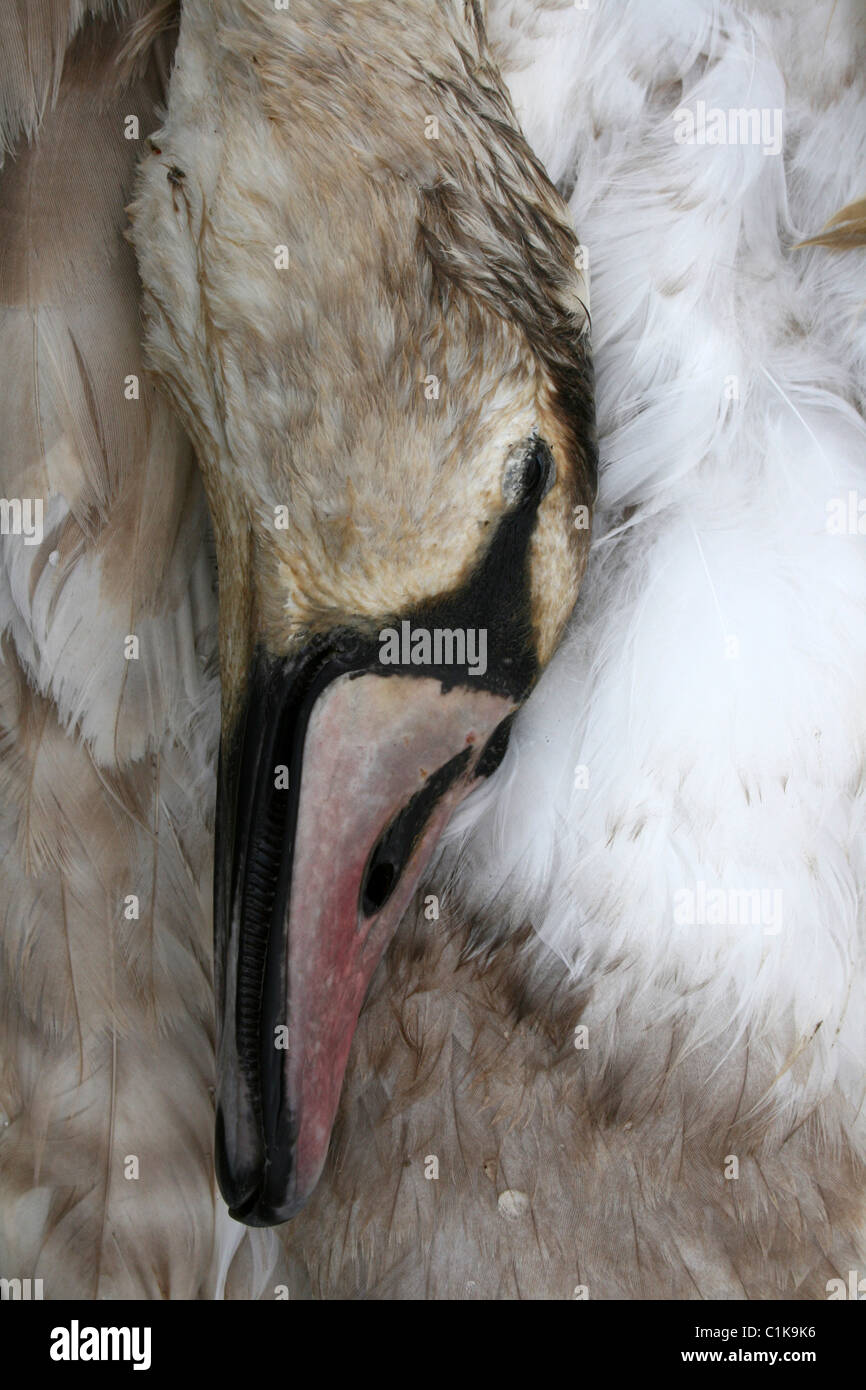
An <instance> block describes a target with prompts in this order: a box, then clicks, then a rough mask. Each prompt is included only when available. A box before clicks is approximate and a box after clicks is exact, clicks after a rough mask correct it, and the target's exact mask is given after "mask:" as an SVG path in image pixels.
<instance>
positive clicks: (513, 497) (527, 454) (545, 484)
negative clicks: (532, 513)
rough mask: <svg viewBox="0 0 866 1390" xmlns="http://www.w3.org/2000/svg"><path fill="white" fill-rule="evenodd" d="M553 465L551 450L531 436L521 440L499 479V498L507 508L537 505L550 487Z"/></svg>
mask: <svg viewBox="0 0 866 1390" xmlns="http://www.w3.org/2000/svg"><path fill="white" fill-rule="evenodd" d="M555 475H556V465H555V464H554V462H553V454H552V453H551V452H550V447H549V445H548V444H546V443H545V441H544V440H543V439H541V438H540V437H539V435H537V434H535V433H533V434H532V435H530V437H529V438H528V439H521V441H520V443H519V444H515V446H514V448H513V449H512V450H511V452H510V453H509V455H508V458H507V460H506V464H505V472H504V473H503V475H502V495H503V497H504V498H505V500H506V502H507V503H508V505H509V506H510V507H520V506H523V505H525V504H526V503H529V502H533V503H535V504H536V505H537V504H538V503H539V502H540V501H541V499H542V497H544V496H545V494H546V493H547V492H549V491H550V488H551V487H552V485H553V480H554V477H555Z"/></svg>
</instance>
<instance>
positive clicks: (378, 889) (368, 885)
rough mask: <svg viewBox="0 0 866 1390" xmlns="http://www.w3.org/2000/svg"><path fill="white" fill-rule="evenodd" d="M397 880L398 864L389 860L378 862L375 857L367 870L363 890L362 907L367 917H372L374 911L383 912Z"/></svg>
mask: <svg viewBox="0 0 866 1390" xmlns="http://www.w3.org/2000/svg"><path fill="white" fill-rule="evenodd" d="M396 882H397V868H396V865H394V864H390V863H388V862H387V860H379V861H378V862H377V860H376V859H375V858H374V859H373V861H372V862H371V864H370V867H369V869H368V870H367V873H366V875H365V878H364V887H363V889H362V890H361V908H362V910H363V913H364V916H365V917H372V915H373V913H374V912H381V910H382V908H383V907H384V906H385V904H386V902H387V901H388V899H389V898H390V896H391V892H392V890H393V888H394V884H395V883H396Z"/></svg>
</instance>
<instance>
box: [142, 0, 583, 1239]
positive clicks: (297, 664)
mask: <svg viewBox="0 0 866 1390" xmlns="http://www.w3.org/2000/svg"><path fill="white" fill-rule="evenodd" d="M467 8H468V10H469V11H471V15H470V16H469V18H468V19H467V17H466V16H463V15H462V14H459V13H458V7H455V9H454V14H453V16H451V17H449V16H450V11H449V10H447V9H446V8H444V7H443V8H442V11H441V14H440V12H439V7H436V15H435V16H432V15H431V13H430V11H431V7H430V6H427V5H422V4H421V3H420V0H410V3H409V4H408V5H390V4H384V5H383V4H381V3H380V4H373V3H368V0H358V3H355V4H353V5H350V6H347V5H339V6H338V5H333V4H330V3H327V0H324V3H323V0H314V2H313V0H310V3H306V0H293V3H292V6H291V8H290V11H288V12H275V13H273V14H266V13H265V12H264V7H256V8H255V11H253V8H252V7H245V6H244V5H238V4H235V3H218V4H215V5H207V6H205V5H197V4H195V3H192V4H187V5H185V6H184V13H183V21H182V27H181V34H180V39H179V43H178V49H177V54H176V62H175V69H174V72H173V75H172V80H171V87H170V95H169V103H168V111H167V116H166V120H165V123H164V126H163V128H162V129H161V130H159V131H157V132H156V133H155V135H154V136H153V137H152V140H151V153H150V154H149V156H148V157H147V158H146V159H145V160H144V162H143V164H142V168H141V172H140V176H139V184H138V188H137V196H136V200H135V202H134V203H133V205H132V207H131V209H130V213H131V218H132V227H133V230H132V233H131V235H132V238H133V241H134V244H135V247H136V251H137V254H138V259H139V265H140V270H141V276H142V281H143V286H144V296H143V302H144V307H145V313H146V320H147V346H148V352H149V358H150V362H151V364H152V367H153V369H154V371H155V372H156V373H157V375H158V376H159V378H160V379H161V381H162V383H163V384H164V386H165V388H166V390H167V391H168V392H169V394H170V395H171V397H172V398H173V400H174V402H175V404H176V407H177V409H178V411H179V413H180V414H181V417H182V418H183V420H184V422H185V424H186V427H187V429H188V431H189V433H190V435H191V437H192V439H193V442H194V444H195V447H196V451H197V454H198V457H199V461H200V465H201V469H202V473H203V477H204V480H205V487H206V490H207V494H208V500H209V505H210V510H211V516H212V521H213V527H214V534H215V539H216V549H217V562H218V569H219V592H220V662H221V675H222V689H223V704H222V739H221V756H220V770H219V786H218V799H217V836H216V868H215V884H216V890H215V952H216V961H215V974H216V989H217V1012H218V1019H217V1021H218V1056H217V1067H218V1078H217V1169H218V1175H219V1179H220V1185H221V1188H222V1191H223V1195H224V1196H225V1198H226V1200H227V1202H228V1204H229V1208H230V1210H231V1212H232V1214H233V1215H235V1216H236V1217H237V1218H238V1219H239V1220H242V1221H245V1222H247V1223H249V1224H254V1225H263V1224H272V1223H275V1222H279V1221H284V1220H287V1219H288V1218H290V1217H291V1216H292V1215H294V1214H295V1212H297V1211H298V1210H299V1209H300V1207H301V1206H302V1205H303V1203H304V1201H305V1200H306V1198H307V1197H308V1196H309V1194H310V1192H311V1191H312V1189H313V1187H314V1186H315V1183H316V1181H317V1179H318V1176H319V1174H320V1171H321V1168H322V1166H323V1164H324V1161H325V1157H326V1154H327V1148H328V1141H329V1136H330V1131H331V1126H332V1123H333V1120H334V1116H335V1113H336V1108H337V1104H338V1100H339V1094H340V1087H341V1083H342V1078H343V1073H344V1070H345V1066H346V1061H347V1057H348V1053H349V1048H350V1046H351V1040H352V1034H353V1031H354V1028H355V1024H356V1021H357V1017H358V1013H359V1011H360V1008H361V1005H362V1003H363V998H364V993H365V990H366V988H367V985H368V984H369V981H370V978H371V976H372V973H373V971H374V970H375V967H376V965H377V963H378V961H379V959H380V958H381V955H382V953H383V951H384V949H385V947H386V945H387V943H388V941H389V940H390V938H391V936H392V935H393V933H394V931H395V929H396V927H397V925H398V923H399V921H400V918H401V916H402V915H403V913H404V912H405V910H406V908H407V906H408V904H409V902H410V900H411V898H412V896H413V893H414V890H415V888H416V886H417V884H418V881H419V878H420V876H421V874H422V873H423V870H424V868H425V866H426V864H427V862H428V861H429V859H430V856H431V854H432V853H433V850H434V848H435V845H436V842H437V840H438V838H439V835H440V833H441V831H442V829H443V828H444V825H445V823H446V822H447V820H448V818H449V816H450V815H451V813H452V811H453V810H454V808H455V806H456V805H457V804H458V802H459V801H460V800H461V799H462V798H463V797H465V796H466V795H468V794H470V793H471V791H472V789H473V788H474V787H476V786H477V785H478V784H479V781H480V780H481V779H483V778H486V777H488V776H490V775H491V774H492V772H493V771H495V768H496V766H497V765H498V763H499V761H500V760H501V757H502V755H503V753H504V750H505V747H506V744H507V737H508V728H509V724H510V720H511V719H512V717H513V715H514V713H515V711H516V710H517V709H518V708H519V706H520V705H521V703H522V702H523V701H524V700H525V699H526V698H527V696H528V695H529V693H530V692H531V690H532V688H533V685H534V684H535V682H536V680H537V678H538V676H539V674H540V672H541V670H542V669H543V667H544V666H545V664H546V662H547V661H548V660H549V659H550V657H551V655H552V653H553V652H554V650H555V648H556V645H557V642H558V640H559V638H560V636H561V633H562V631H563V628H564V625H565V623H566V621H567V619H568V617H569V614H570V612H571V610H572V607H573V605H574V601H575V598H576V595H577V591H578V587H579V584H580V580H581V576H582V574H583V570H584V567H585V564H586V559H587V552H588V542H589V532H588V518H589V514H590V509H591V505H592V501H593V497H594V492H595V445H594V428H593V398H592V374H591V365H590V359H589V351H588V334H587V329H588V320H587V314H586V309H585V301H586V291H585V285H584V283H583V278H582V275H581V273H580V272H579V270H577V269H576V268H575V267H576V264H577V256H576V252H577V246H576V241H575V237H574V234H573V231H572V229H571V227H570V225H569V220H568V215H567V212H566V209H565V207H564V206H563V205H562V203H561V202H560V200H559V198H558V196H557V194H556V192H555V190H554V189H553V188H552V186H551V185H550V183H549V182H548V180H547V178H546V176H545V174H544V173H543V171H542V170H541V168H540V166H539V165H538V163H537V161H536V160H535V158H534V156H533V155H532V154H531V152H530V151H529V149H528V147H527V146H526V144H525V142H524V140H523V138H522V136H521V135H520V132H519V130H518V128H517V125H516V122H515V119H514V115H513V112H512V110H511V108H510V104H509V102H508V99H507V96H506V95H505V92H504V89H503V88H502V86H501V83H500V80H499V78H498V76H497V74H496V72H495V70H494V69H493V68H492V66H491V65H490V63H489V60H488V58H487V55H486V50H485V48H484V38H483V33H482V32H481V30H480V26H479V23H478V21H477V15H476V11H475V10H474V8H473V7H467ZM473 16H474V18H473ZM434 19H435V20H436V22H435V23H434V22H433V21H434Z"/></svg>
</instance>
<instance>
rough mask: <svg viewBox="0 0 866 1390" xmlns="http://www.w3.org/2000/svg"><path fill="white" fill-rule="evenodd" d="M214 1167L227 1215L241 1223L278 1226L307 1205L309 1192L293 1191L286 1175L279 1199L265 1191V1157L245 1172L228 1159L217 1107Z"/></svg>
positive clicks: (223, 1130)
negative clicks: (298, 1192) (286, 1182)
mask: <svg viewBox="0 0 866 1390" xmlns="http://www.w3.org/2000/svg"><path fill="white" fill-rule="evenodd" d="M214 1137H215V1167H216V1175H217V1182H218V1184H219V1190H220V1192H221V1193H222V1197H223V1201H224V1202H225V1204H226V1206H227V1207H228V1209H229V1216H230V1217H232V1219H233V1220H234V1221H240V1222H241V1223H242V1224H243V1225H244V1226H280V1225H282V1223H283V1222H284V1221H291V1219H292V1217H293V1216H297V1214H298V1212H299V1211H301V1210H302V1209H303V1207H305V1206H306V1203H307V1199H308V1197H309V1195H310V1194H309V1193H300V1194H296V1193H295V1190H294V1188H295V1184H294V1181H293V1179H292V1177H291V1175H290V1176H289V1183H288V1186H287V1188H286V1190H285V1192H282V1191H281V1192H280V1193H279V1200H276V1201H275V1200H274V1194H273V1193H269V1192H268V1176H269V1168H270V1165H269V1163H268V1162H267V1160H265V1161H264V1162H263V1163H261V1164H257V1165H256V1166H255V1167H254V1168H252V1169H249V1170H247V1171H239V1170H237V1169H236V1168H235V1167H234V1166H233V1165H232V1164H231V1163H230V1161H229V1158H228V1153H227V1150H226V1142H225V1121H224V1119H223V1114H222V1110H221V1109H220V1108H219V1107H218V1108H217V1114H216V1126H215V1136H214Z"/></svg>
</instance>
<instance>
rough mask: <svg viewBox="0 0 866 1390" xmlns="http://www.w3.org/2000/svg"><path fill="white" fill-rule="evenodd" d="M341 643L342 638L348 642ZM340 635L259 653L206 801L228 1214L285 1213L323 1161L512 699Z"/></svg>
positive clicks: (222, 1177)
mask: <svg viewBox="0 0 866 1390" xmlns="http://www.w3.org/2000/svg"><path fill="white" fill-rule="evenodd" d="M350 645H351V644H350ZM440 675H441V673H437V674H436V675H432V674H430V673H428V674H426V675H425V674H423V673H422V669H417V670H416V669H413V670H412V672H411V673H406V671H405V668H404V669H403V670H402V671H400V672H398V673H396V674H386V673H385V672H384V671H383V670H382V669H381V668H380V669H379V670H378V671H377V670H376V669H375V667H373V668H372V669H371V666H370V665H369V664H367V665H366V666H365V665H364V664H360V665H359V662H358V658H357V653H355V656H354V658H353V656H352V654H351V651H349V652H348V654H347V652H346V650H345V649H342V650H341V648H340V644H339V642H338V643H335V642H334V641H333V640H332V641H331V642H319V643H315V642H314V643H311V644H310V645H309V646H308V647H307V649H306V650H305V651H304V652H302V653H301V655H300V656H295V657H293V658H287V659H284V660H276V659H273V658H270V657H266V656H259V657H258V658H257V659H256V661H255V662H254V666H253V670H252V673H251V676H250V679H249V685H248V690H247V696H246V707H245V710H244V712H243V715H242V717H241V718H240V719H239V720H237V721H235V726H234V729H233V731H232V732H231V733H230V734H229V736H228V737H227V738H226V737H224V740H223V747H222V752H221V757H220V774H219V794H218V802H217V843H216V856H217V858H216V885H215V889H216V891H215V906H216V918H215V937H216V941H215V946H216V965H215V973H216V991H217V1030H218V1037H217V1119H216V1167H217V1177H218V1180H219V1185H220V1189H221V1191H222V1194H223V1197H224V1198H225V1200H226V1202H227V1204H228V1206H229V1209H230V1212H231V1215H232V1216H233V1217H235V1219H236V1220H238V1221H243V1222H245V1223H246V1224H247V1225H251V1226H268V1225H274V1224H276V1223H278V1222H281V1221H287V1220H289V1218H290V1217H292V1216H294V1215H295V1214H296V1213H297V1212H298V1211H300V1209H301V1207H302V1206H303V1205H304V1203H305V1202H306V1200H307V1198H308V1197H309V1196H310V1194H311V1192H312V1191H313V1189H314V1187H315V1185H316V1182H317V1180H318V1178H319V1174H320V1173H321V1171H322V1167H323V1165H324V1162H325V1158H326V1155H327V1151H328V1143H329V1140H330V1134H331V1128H332V1126H333V1123H334V1117H335V1115H336V1111H337V1105H338V1102H339V1098H340V1090H341V1086H342V1081H343V1074H344V1072H345V1069H346V1062H347V1059H348V1056H349V1049H350V1047H351V1043H352V1036H353V1034H354V1031H355V1026H356V1024H357V1021H358V1015H359V1013H360V1010H361V1005H362V1003H363V1000H364V995H365V992H366V990H367V986H368V985H369V983H370V979H371V977H372V975H373V972H374V970H375V969H376V966H377V964H378V962H379V960H380V959H381V957H382V953H383V952H384V950H385V947H386V946H387V944H388V942H389V941H390V939H391V937H392V936H393V934H394V931H395V930H396V928H397V925H398V923H399V921H400V918H401V917H402V915H403V913H404V912H405V910H406V908H407V906H408V904H409V902H410V900H411V898H412V895H413V892H414V890H415V888H416V886H417V883H418V879H419V877H420V875H421V874H422V872H423V870H424V868H425V865H426V864H427V862H428V860H429V859H430V856H431V854H432V852H433V850H434V847H435V845H436V842H437V840H438V839H439V836H440V834H441V832H442V830H443V828H444V827H445V824H446V822H447V821H448V819H449V817H450V816H451V814H452V812H453V810H454V808H455V807H456V806H457V804H458V803H459V802H460V801H461V800H462V799H463V797H464V796H465V795H466V794H467V792H468V791H469V790H470V789H471V788H472V787H473V785H476V784H477V781H478V779H479V778H480V777H483V776H486V775H489V773H490V772H491V771H493V769H494V767H495V766H496V765H497V763H498V762H499V760H500V759H501V756H502V753H503V752H504V749H505V744H506V742H507V733H505V729H507V725H505V726H504V728H503V721H505V720H507V719H508V717H509V716H510V715H511V714H512V713H513V711H514V709H515V702H514V701H513V700H511V699H510V698H508V697H507V696H506V695H503V694H501V693H493V692H492V691H490V690H486V689H481V688H478V687H477V686H476V685H475V683H474V682H473V681H472V679H471V677H469V678H467V679H465V680H464V681H463V683H462V684H458V683H454V684H449V683H448V682H447V681H445V682H443V680H442V679H440Z"/></svg>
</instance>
